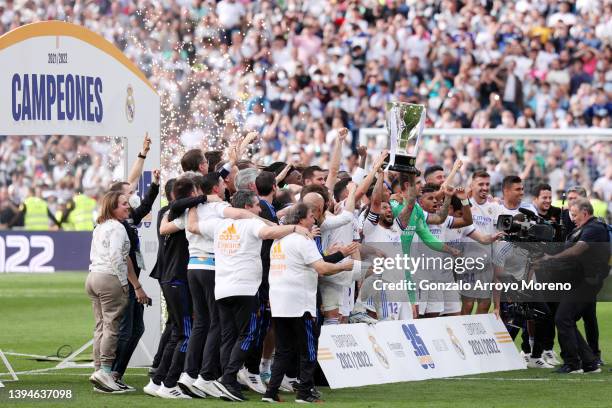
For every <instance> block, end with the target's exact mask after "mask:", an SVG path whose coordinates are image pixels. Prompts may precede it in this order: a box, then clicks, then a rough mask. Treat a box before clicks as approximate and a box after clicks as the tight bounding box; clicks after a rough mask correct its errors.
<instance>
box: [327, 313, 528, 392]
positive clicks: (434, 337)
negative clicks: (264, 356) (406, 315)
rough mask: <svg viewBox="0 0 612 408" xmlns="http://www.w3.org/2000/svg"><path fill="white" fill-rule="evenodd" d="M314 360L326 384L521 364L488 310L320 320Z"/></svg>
mask: <svg viewBox="0 0 612 408" xmlns="http://www.w3.org/2000/svg"><path fill="white" fill-rule="evenodd" d="M318 360H319V364H320V365H321V368H322V369H323V372H324V373H325V376H326V377H327V381H328V382H329V385H330V387H331V388H345V387H358V386H363V385H372V384H384V383H392V382H400V381H416V380H427V379H430V378H442V377H452V376H460V375H466V374H480V373H487V372H494V371H507V370H520V369H524V368H526V366H525V362H524V361H523V359H522V358H521V357H520V355H519V353H518V351H517V349H516V347H515V345H514V343H513V341H512V339H511V338H510V335H509V334H508V331H507V330H506V328H505V326H504V324H503V323H502V322H501V320H498V319H497V318H496V317H495V316H494V315H492V314H489V315H472V316H452V317H439V318H435V319H417V320H405V321H387V322H380V323H378V324H376V325H371V326H369V325H366V324H350V325H336V326H323V328H322V330H321V337H320V339H319V356H318Z"/></svg>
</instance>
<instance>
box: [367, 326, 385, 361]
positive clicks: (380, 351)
mask: <svg viewBox="0 0 612 408" xmlns="http://www.w3.org/2000/svg"><path fill="white" fill-rule="evenodd" d="M368 339H369V340H370V341H371V342H372V350H373V351H374V354H375V355H376V357H377V358H378V361H380V364H382V366H383V367H385V368H389V360H388V359H387V355H386V354H385V351H384V350H383V349H382V347H380V346H379V345H378V342H376V338H375V337H374V336H372V335H371V334H368Z"/></svg>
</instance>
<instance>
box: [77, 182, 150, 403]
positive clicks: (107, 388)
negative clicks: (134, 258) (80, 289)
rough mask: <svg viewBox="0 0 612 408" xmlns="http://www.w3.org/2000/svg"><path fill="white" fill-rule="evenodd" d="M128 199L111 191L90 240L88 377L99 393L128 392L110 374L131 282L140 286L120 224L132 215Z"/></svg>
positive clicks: (140, 296) (142, 299)
mask: <svg viewBox="0 0 612 408" xmlns="http://www.w3.org/2000/svg"><path fill="white" fill-rule="evenodd" d="M129 210H130V207H129V204H128V200H127V197H126V196H125V195H123V194H121V192H118V191H111V192H109V193H106V195H105V196H104V198H103V199H102V207H101V210H100V216H99V217H98V220H97V223H98V226H97V227H96V228H95V229H94V232H93V236H92V240H91V253H90V259H91V263H90V265H89V275H87V281H86V282H85V288H86V289H87V294H88V295H89V297H90V299H91V302H92V305H93V310H94V317H95V320H96V329H95V331H94V344H93V354H94V367H95V372H94V373H93V374H92V376H91V377H89V381H91V382H92V383H93V384H94V386H95V388H94V390H96V391H101V392H107V393H121V392H125V389H124V387H123V386H122V384H121V383H117V382H116V381H115V379H114V378H113V376H112V375H111V368H112V366H113V363H114V360H115V356H116V352H115V351H116V349H117V332H118V329H119V322H120V320H121V317H122V316H123V312H124V309H125V306H126V304H127V303H128V281H129V282H130V283H131V284H132V285H134V286H136V287H138V286H140V285H139V283H138V278H137V277H136V275H135V274H134V270H133V268H132V267H131V265H130V262H131V261H130V259H129V252H130V240H129V238H128V235H127V232H126V231H125V228H124V227H123V225H122V224H121V222H122V221H124V220H125V219H126V218H127V217H128V216H129ZM146 299H147V294H146V293H145V292H144V291H139V292H138V302H140V303H144V302H146Z"/></svg>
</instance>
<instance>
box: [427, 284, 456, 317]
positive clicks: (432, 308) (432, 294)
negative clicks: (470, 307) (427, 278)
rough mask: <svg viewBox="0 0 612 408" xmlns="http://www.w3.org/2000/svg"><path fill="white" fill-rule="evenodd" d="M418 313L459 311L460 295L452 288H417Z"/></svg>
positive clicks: (444, 313)
mask: <svg viewBox="0 0 612 408" xmlns="http://www.w3.org/2000/svg"><path fill="white" fill-rule="evenodd" d="M417 305H418V308H419V315H425V314H427V313H439V314H440V315H446V314H452V313H459V312H461V297H460V296H459V292H457V291H454V290H420V289H419V290H417Z"/></svg>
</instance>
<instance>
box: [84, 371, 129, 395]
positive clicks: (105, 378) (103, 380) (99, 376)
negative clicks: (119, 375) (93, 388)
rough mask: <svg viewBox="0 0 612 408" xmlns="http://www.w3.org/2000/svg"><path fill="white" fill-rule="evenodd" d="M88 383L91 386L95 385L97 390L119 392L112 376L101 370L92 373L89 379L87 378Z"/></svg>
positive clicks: (119, 389)
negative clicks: (91, 384)
mask: <svg viewBox="0 0 612 408" xmlns="http://www.w3.org/2000/svg"><path fill="white" fill-rule="evenodd" d="M89 381H91V382H92V383H93V385H97V386H98V388H101V389H103V390H106V391H121V388H119V386H118V385H117V383H116V382H115V379H114V378H113V376H112V375H110V374H109V373H107V372H106V371H104V370H102V369H99V370H98V371H96V372H95V373H93V374H92V375H91V377H89Z"/></svg>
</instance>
